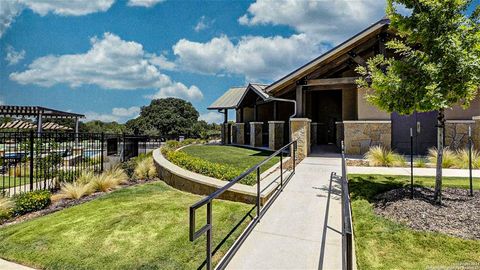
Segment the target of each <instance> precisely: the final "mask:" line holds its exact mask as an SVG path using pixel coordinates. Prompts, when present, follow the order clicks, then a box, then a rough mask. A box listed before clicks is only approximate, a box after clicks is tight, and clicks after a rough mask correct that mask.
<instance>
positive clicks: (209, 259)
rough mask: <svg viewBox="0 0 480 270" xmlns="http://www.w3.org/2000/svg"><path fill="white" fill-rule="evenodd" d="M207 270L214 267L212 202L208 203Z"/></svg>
mask: <svg viewBox="0 0 480 270" xmlns="http://www.w3.org/2000/svg"><path fill="white" fill-rule="evenodd" d="M207 225H208V226H210V228H209V229H208V230H207V270H211V269H212V202H211V201H210V202H209V203H208V204H207Z"/></svg>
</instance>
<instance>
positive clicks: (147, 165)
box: [133, 156, 157, 179]
mask: <svg viewBox="0 0 480 270" xmlns="http://www.w3.org/2000/svg"><path fill="white" fill-rule="evenodd" d="M133 176H134V178H136V179H152V178H154V177H156V176H157V168H156V167H155V163H154V162H153V157H151V156H149V157H147V158H144V159H142V160H140V161H139V162H138V163H137V165H136V166H135V170H134V171H133Z"/></svg>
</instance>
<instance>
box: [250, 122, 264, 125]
mask: <svg viewBox="0 0 480 270" xmlns="http://www.w3.org/2000/svg"><path fill="white" fill-rule="evenodd" d="M257 124H262V125H263V122H250V125H257Z"/></svg>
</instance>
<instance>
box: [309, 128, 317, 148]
mask: <svg viewBox="0 0 480 270" xmlns="http://www.w3.org/2000/svg"><path fill="white" fill-rule="evenodd" d="M311 128H312V132H311V134H312V137H310V143H311V145H316V144H317V138H318V133H317V130H318V123H312V127H311Z"/></svg>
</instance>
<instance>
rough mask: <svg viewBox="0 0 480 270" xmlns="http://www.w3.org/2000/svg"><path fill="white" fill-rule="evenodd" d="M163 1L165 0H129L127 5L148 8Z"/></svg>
mask: <svg viewBox="0 0 480 270" xmlns="http://www.w3.org/2000/svg"><path fill="white" fill-rule="evenodd" d="M163 1H165V0H129V1H128V3H127V6H131V7H134V6H135V7H146V8H149V7H153V6H155V5H156V4H158V3H160V2H163Z"/></svg>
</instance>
